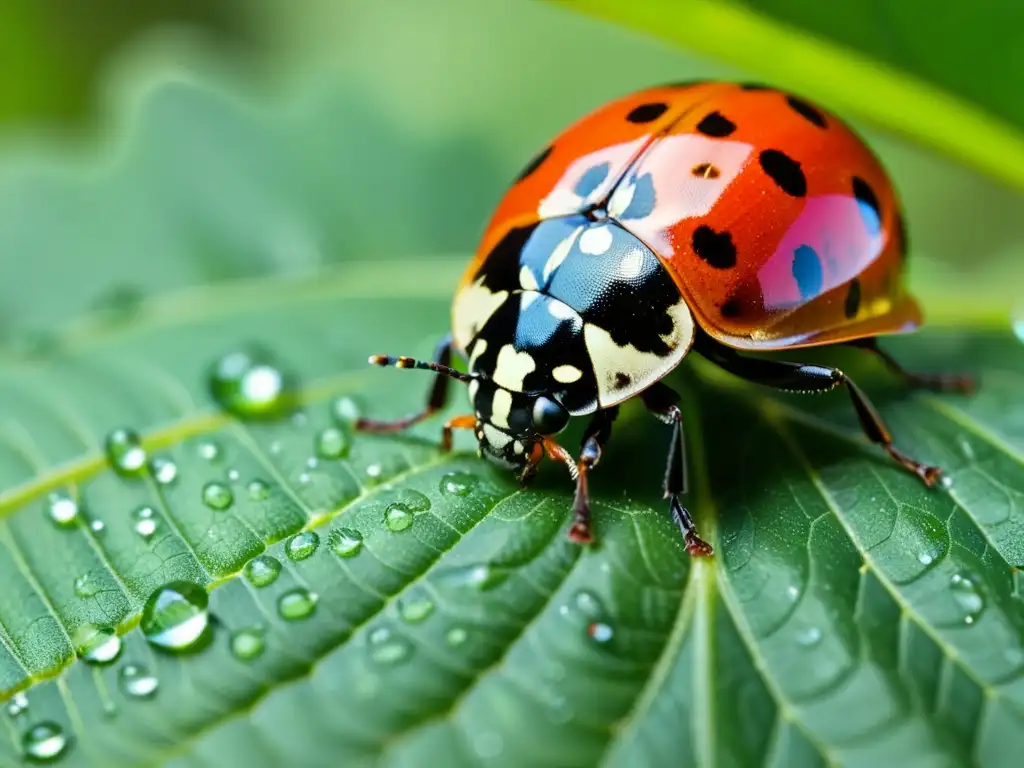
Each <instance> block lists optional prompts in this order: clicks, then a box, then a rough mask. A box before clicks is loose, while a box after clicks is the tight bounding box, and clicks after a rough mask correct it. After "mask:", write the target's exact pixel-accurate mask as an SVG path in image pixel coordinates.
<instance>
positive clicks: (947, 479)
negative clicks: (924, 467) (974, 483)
mask: <svg viewBox="0 0 1024 768" xmlns="http://www.w3.org/2000/svg"><path fill="white" fill-rule="evenodd" d="M939 485H941V486H942V488H943V489H944V490H947V491H948V490H949V489H950V488H952V487H953V476H952V475H948V474H946V475H943V476H942V477H940V478H939Z"/></svg>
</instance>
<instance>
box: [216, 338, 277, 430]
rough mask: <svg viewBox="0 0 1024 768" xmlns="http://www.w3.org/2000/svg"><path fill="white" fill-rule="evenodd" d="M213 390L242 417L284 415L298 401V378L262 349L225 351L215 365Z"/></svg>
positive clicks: (220, 399) (233, 411)
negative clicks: (296, 386)
mask: <svg viewBox="0 0 1024 768" xmlns="http://www.w3.org/2000/svg"><path fill="white" fill-rule="evenodd" d="M209 385H210V394H211V395H212V396H213V399H214V400H216V401H217V403H219V404H220V406H221V407H222V408H224V409H225V410H226V411H229V412H230V413H233V414H234V415H236V416H239V417H242V418H266V417H278V416H282V415H284V414H285V413H287V412H288V411H290V410H291V409H292V407H293V406H294V405H295V380H294V378H293V377H292V376H291V375H290V374H288V373H286V372H285V371H284V370H283V369H282V368H281V367H280V366H279V365H278V363H277V362H276V360H275V359H274V358H273V356H272V355H271V354H270V353H269V352H268V351H267V350H263V349H249V350H240V351H237V352H231V353H229V354H226V355H224V357H222V358H221V359H220V360H218V361H217V362H216V364H215V365H214V366H213V370H212V371H211V373H210V379H209Z"/></svg>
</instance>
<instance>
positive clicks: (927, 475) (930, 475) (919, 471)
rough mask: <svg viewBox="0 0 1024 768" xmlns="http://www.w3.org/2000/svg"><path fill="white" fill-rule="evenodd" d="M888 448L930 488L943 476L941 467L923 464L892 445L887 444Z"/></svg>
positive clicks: (895, 457) (890, 453)
mask: <svg viewBox="0 0 1024 768" xmlns="http://www.w3.org/2000/svg"><path fill="white" fill-rule="evenodd" d="M886 450H887V451H888V452H889V455H890V456H892V457H893V458H894V459H896V461H898V462H899V463H900V465H901V466H902V467H903V468H904V469H906V470H907V471H908V472H913V473H914V474H915V475H917V476H918V477H919V478H921V482H923V483H924V484H925V485H926V486H928V487H929V488H932V487H934V486H935V483H937V482H938V480H939V478H940V477H942V470H941V469H940V468H939V467H932V466H929V465H927V464H922V463H921V462H920V461H916V460H914V459H912V458H910V457H909V456H907V455H906V454H905V453H901V452H900V451H898V450H896V449H895V448H893V447H892V446H887V447H886Z"/></svg>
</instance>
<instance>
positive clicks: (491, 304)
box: [452, 277, 508, 349]
mask: <svg viewBox="0 0 1024 768" xmlns="http://www.w3.org/2000/svg"><path fill="white" fill-rule="evenodd" d="M483 280H484V279H483V277H481V278H480V279H478V280H477V281H476V282H475V283H473V284H472V285H467V286H466V287H464V288H463V289H462V290H461V291H459V292H458V293H457V294H456V296H455V301H454V302H452V338H453V339H454V341H455V343H456V344H457V345H458V346H459V347H461V348H462V349H465V348H466V347H467V346H469V342H470V341H472V339H473V337H474V336H475V335H476V333H477V331H479V330H480V329H481V328H483V327H484V323H486V322H487V320H488V318H490V316H491V315H493V314H494V313H495V311H496V310H497V309H498V307H500V306H501V304H502V302H504V301H505V299H506V298H508V291H497V292H496V293H492V292H491V291H489V290H488V289H487V288H485V287H484V285H483Z"/></svg>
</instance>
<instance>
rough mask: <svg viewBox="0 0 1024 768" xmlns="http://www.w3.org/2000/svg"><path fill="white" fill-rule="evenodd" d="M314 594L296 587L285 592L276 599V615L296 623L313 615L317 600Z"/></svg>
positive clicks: (317, 597)
mask: <svg viewBox="0 0 1024 768" xmlns="http://www.w3.org/2000/svg"><path fill="white" fill-rule="evenodd" d="M319 599H320V598H319V596H318V595H317V594H316V592H310V591H309V590H308V589H305V588H303V587H298V588H296V589H292V590H289V591H288V592H285V593H284V594H282V595H281V596H280V597H279V598H278V599H277V614H278V615H279V616H280V617H281V618H282V619H285V620H287V621H298V620H299V619H305V618H308V617H310V616H312V615H313V612H314V611H315V610H316V603H317V600H319Z"/></svg>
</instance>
